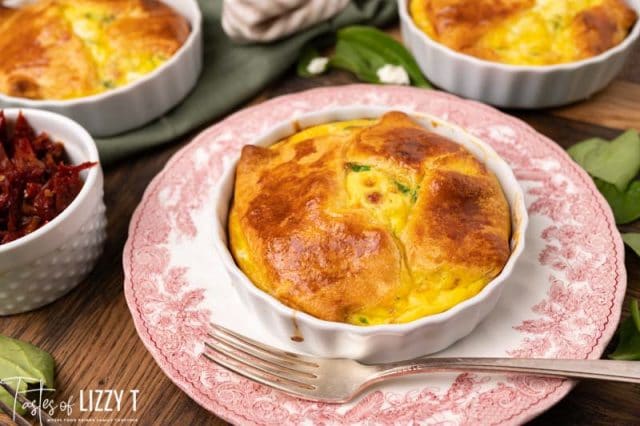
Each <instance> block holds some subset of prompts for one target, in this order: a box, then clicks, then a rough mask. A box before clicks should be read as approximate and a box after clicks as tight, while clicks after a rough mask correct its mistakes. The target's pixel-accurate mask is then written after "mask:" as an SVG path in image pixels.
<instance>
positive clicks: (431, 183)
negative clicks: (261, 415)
mask: <svg viewBox="0 0 640 426" xmlns="http://www.w3.org/2000/svg"><path fill="white" fill-rule="evenodd" d="M354 163H360V164H367V165H368V166H367V167H371V168H375V169H376V170H380V171H381V173H384V174H387V175H389V176H394V178H395V179H400V180H402V181H403V182H413V183H412V185H413V184H415V185H416V186H415V188H417V189H416V192H417V193H416V197H415V199H414V200H413V201H412V202H410V203H413V207H412V209H411V212H410V213H409V217H408V219H407V222H406V225H404V227H403V229H402V230H401V232H399V233H398V234H397V235H395V231H394V230H392V229H390V227H389V224H388V223H386V222H385V221H384V220H379V219H378V218H377V216H374V215H372V213H371V210H368V209H369V208H370V207H367V206H365V205H363V204H362V203H361V202H360V201H358V200H354V198H353V196H352V194H350V193H349V192H348V190H347V188H346V187H345V179H346V177H347V175H348V174H349V173H352V172H350V171H349V167H348V165H350V164H354ZM363 179H364V183H363V185H364V187H365V188H367V187H371V188H373V186H374V182H373V181H372V180H373V178H372V177H369V178H368V177H366V176H364V175H363ZM369 180H371V182H369ZM234 194H235V195H234V201H233V205H232V208H231V213H230V224H229V231H230V235H231V248H232V251H233V252H234V255H235V257H236V260H237V261H238V263H239V264H240V266H241V268H243V270H245V272H247V274H248V275H249V277H250V278H251V279H252V280H253V282H254V283H255V284H256V285H258V287H260V288H262V289H263V290H265V291H267V292H269V293H271V294H272V295H274V296H275V297H276V298H278V299H280V300H281V301H282V302H284V303H285V304H287V305H289V306H291V307H293V308H295V309H299V310H302V311H305V312H307V313H310V314H311V315H314V316H316V317H318V318H322V319H326V320H331V321H343V322H344V321H347V320H348V319H349V318H350V317H351V316H352V315H353V314H354V313H357V312H363V311H367V310H371V309H374V310H375V309H381V310H383V311H385V312H388V313H389V314H390V315H396V316H397V315H399V314H400V313H399V312H395V309H396V308H395V305H394V304H395V303H397V301H398V300H399V299H400V298H401V297H405V296H406V294H407V292H408V291H411V289H410V288H408V287H411V286H425V285H429V280H430V278H431V277H433V276H434V274H437V273H439V272H438V271H440V270H442V269H443V268H449V269H451V270H454V271H457V270H463V269H464V270H465V271H468V272H469V271H470V272H469V275H468V277H469V280H470V281H473V282H476V281H478V280H489V279H491V278H492V277H494V276H495V275H497V274H498V273H499V272H500V270H501V269H502V267H503V266H504V264H505V263H506V261H507V259H508V257H509V254H510V250H509V236H510V216H509V207H508V205H507V203H506V200H505V198H504V194H503V193H502V190H501V188H500V186H499V184H498V182H497V180H496V178H495V177H494V176H493V175H492V174H491V173H489V172H488V171H487V170H486V168H485V167H484V165H483V164H481V163H479V162H478V161H477V160H476V159H475V158H474V157H473V156H472V155H471V154H470V153H469V152H468V151H466V150H465V149H464V148H462V147H461V146H460V145H458V144H456V143H454V142H452V141H450V140H448V139H446V138H443V137H441V136H438V135H436V134H434V133H431V132H428V131H427V130H425V129H423V128H422V127H420V126H419V125H418V124H416V123H415V122H413V121H412V120H411V119H410V118H409V117H408V116H407V115H405V114H403V113H398V112H393V113H388V114H386V115H384V116H383V117H382V119H381V120H380V121H379V122H378V123H376V124H375V125H372V126H370V127H364V128H362V129H361V130H356V131H351V132H339V131H338V132H336V134H330V135H327V136H321V137H315V138H309V139H306V140H302V141H298V142H295V143H293V142H288V141H287V140H285V141H284V142H281V143H278V144H276V145H275V146H274V147H272V148H261V147H256V146H245V147H244V148H243V150H242V155H241V158H240V161H239V163H238V167H237V171H236V184H235V193H234ZM397 195H398V194H396V196H397ZM391 196H392V194H389V193H382V192H379V191H374V190H371V192H369V193H367V196H366V201H365V203H370V204H371V205H373V206H374V207H373V208H377V207H376V206H382V205H384V203H385V202H386V201H388V200H387V199H386V198H387V197H391ZM407 198H410V196H409V195H407ZM408 202H409V201H408ZM247 257H249V258H247ZM456 273H457V272H456ZM411 275H413V278H412V277H411ZM394 312H395V313H394Z"/></svg>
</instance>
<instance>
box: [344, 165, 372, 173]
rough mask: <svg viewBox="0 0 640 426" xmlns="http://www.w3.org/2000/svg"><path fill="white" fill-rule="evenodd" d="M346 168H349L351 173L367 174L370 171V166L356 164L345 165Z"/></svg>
mask: <svg viewBox="0 0 640 426" xmlns="http://www.w3.org/2000/svg"><path fill="white" fill-rule="evenodd" d="M347 167H349V168H350V169H351V171H353V172H368V171H369V170H371V166H366V165H364V164H357V163H347Z"/></svg>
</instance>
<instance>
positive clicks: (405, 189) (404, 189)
mask: <svg viewBox="0 0 640 426" xmlns="http://www.w3.org/2000/svg"><path fill="white" fill-rule="evenodd" d="M394 182H395V184H396V187H397V188H398V191H400V192H402V193H403V194H407V193H409V191H411V189H409V187H408V186H407V185H403V184H401V183H400V182H398V181H397V180H396V181H394Z"/></svg>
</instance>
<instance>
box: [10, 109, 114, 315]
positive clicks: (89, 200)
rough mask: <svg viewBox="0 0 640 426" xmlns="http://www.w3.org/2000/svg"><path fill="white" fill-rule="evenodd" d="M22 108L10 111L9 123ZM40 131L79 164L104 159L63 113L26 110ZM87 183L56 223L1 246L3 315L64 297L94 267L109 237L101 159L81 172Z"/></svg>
mask: <svg viewBox="0 0 640 426" xmlns="http://www.w3.org/2000/svg"><path fill="white" fill-rule="evenodd" d="M19 111H20V110H18V109H5V110H4V114H5V117H6V118H7V119H8V121H9V122H14V121H15V119H16V118H17V116H18V113H19ZM22 113H23V114H24V116H25V118H26V119H27V120H28V121H29V123H30V124H31V126H32V127H33V128H34V129H35V130H36V132H38V133H39V132H46V133H48V134H49V135H50V136H51V139H53V140H54V141H60V142H63V143H64V147H65V150H66V152H67V155H68V156H69V158H70V159H71V162H72V163H73V164H80V163H83V162H85V161H91V162H94V161H95V162H98V161H99V158H98V150H97V148H96V145H95V143H94V141H93V139H92V138H91V136H90V135H89V133H87V131H86V130H85V129H83V128H82V127H80V125H78V124H77V123H75V122H73V121H71V120H70V119H68V118H66V117H63V116H61V115H58V114H54V113H51V112H47V111H38V110H30V109H23V110H22ZM80 176H81V178H82V179H83V180H84V185H83V186H82V189H81V190H80V193H79V194H78V195H77V196H76V198H75V199H74V200H73V202H72V203H71V204H70V205H69V206H68V207H67V208H66V209H65V210H64V211H62V213H60V214H59V215H58V216H57V217H56V218H54V219H53V220H52V221H51V222H49V223H47V224H46V225H44V226H42V227H41V228H39V229H37V230H36V231H34V232H32V233H30V234H27V235H25V236H24V237H22V238H19V239H17V240H15V241H12V242H10V243H7V244H2V245H0V315H11V314H17V313H20V312H26V311H30V310H33V309H36V308H39V307H41V306H44V305H46V304H48V303H51V302H53V301H54V300H56V299H58V298H60V297H61V296H62V295H64V294H65V293H67V292H68V291H69V290H71V289H72V288H73V287H75V286H76V285H77V284H78V283H80V281H82V280H83V279H84V278H85V277H86V276H87V275H88V274H89V272H90V271H91V269H92V268H93V266H94V264H95V262H96V260H97V258H98V256H99V255H100V253H101V252H102V246H103V243H104V240H105V237H106V232H105V228H106V224H107V220H106V216H105V206H104V202H103V177H102V169H101V167H100V164H99V163H98V164H97V165H95V166H94V167H91V168H90V169H88V170H84V171H82V172H81V174H80Z"/></svg>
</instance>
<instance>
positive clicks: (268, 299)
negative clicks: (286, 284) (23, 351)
mask: <svg viewBox="0 0 640 426" xmlns="http://www.w3.org/2000/svg"><path fill="white" fill-rule="evenodd" d="M387 111H388V109H384V108H372V107H349V108H337V109H331V110H326V111H320V112H315V113H311V114H305V115H303V116H300V117H297V118H295V119H292V120H291V121H290V122H285V123H282V124H280V125H278V126H276V127H274V128H273V129H272V130H270V131H269V132H267V134H265V135H263V136H261V137H258V138H257V139H256V145H259V146H269V145H271V144H273V143H275V142H277V141H278V140H280V139H282V138H284V137H287V136H289V135H292V134H294V133H295V132H296V131H297V130H296V129H300V128H305V127H309V126H312V125H316V124H321V123H328V122H333V121H343V120H353V119H358V118H377V117H380V116H382V115H383V114H384V113H385V112H387ZM407 113H408V114H410V115H411V116H412V117H413V118H414V119H415V120H417V121H418V122H419V123H420V124H422V125H423V126H424V127H425V128H427V129H429V130H431V131H433V132H435V133H438V134H440V135H442V136H445V137H448V138H450V139H452V140H453V141H455V142H457V143H459V144H461V145H463V146H464V147H466V148H467V149H468V150H469V151H470V152H471V153H472V154H473V155H474V156H475V157H476V158H478V159H479V160H480V161H481V162H483V163H484V164H485V165H486V166H487V168H488V169H489V170H491V171H492V172H493V173H494V174H495V175H496V176H497V178H498V180H499V181H500V184H501V185H502V188H503V190H504V193H505V196H506V198H507V200H508V202H509V206H510V208H511V217H512V226H513V232H512V239H511V256H510V257H509V260H508V261H507V264H506V265H505V267H504V269H503V270H502V272H501V273H500V274H499V275H498V276H497V277H496V278H495V279H494V280H492V281H491V282H490V283H489V284H487V286H486V287H485V288H484V289H483V290H482V291H481V292H480V293H478V294H477V295H476V296H474V297H472V298H470V299H468V300H466V301H464V302H462V303H460V304H458V305H456V306H454V307H453V308H451V309H449V310H448V311H446V312H443V313H440V314H437V315H432V316H427V317H423V318H421V319H418V320H415V321H412V322H409V323H406V324H390V325H376V326H367V327H364V326H356V325H351V324H345V323H339V322H330V321H324V320H321V319H318V318H315V317H313V316H311V315H308V314H306V313H304V312H299V311H295V310H294V309H291V308H289V307H288V306H286V305H284V304H283V303H281V302H280V301H278V300H277V299H276V298H274V297H272V296H271V295H269V294H267V293H265V292H264V291H262V290H260V289H258V287H256V286H255V285H253V284H252V283H251V281H250V280H249V278H248V277H247V276H246V275H245V274H244V273H243V272H242V271H241V270H240V268H239V267H238V266H237V265H236V263H235V261H234V259H233V256H232V254H231V252H230V250H229V247H228V241H227V215H228V212H229V208H230V205H231V200H232V197H233V191H234V183H235V165H236V162H234V164H232V165H231V167H229V168H228V169H227V170H226V171H225V173H224V174H223V176H222V177H221V179H220V181H219V183H218V186H217V188H216V194H215V212H216V220H215V235H214V241H215V246H216V249H217V251H218V253H219V254H220V257H221V259H222V262H223V264H224V265H225V267H226V269H227V270H228V272H229V274H230V276H231V280H232V285H233V287H234V288H235V290H236V291H237V293H238V295H239V296H240V299H241V300H242V302H243V303H244V304H245V305H246V306H247V307H248V308H249V309H251V310H252V311H253V312H255V313H256V314H257V315H258V317H259V318H260V320H261V322H262V323H263V324H268V327H267V328H268V329H269V330H270V331H271V332H272V333H273V334H274V335H275V336H276V337H277V338H279V339H280V340H281V341H282V342H283V345H288V346H289V347H290V346H291V345H292V344H293V345H295V346H294V348H295V349H296V350H298V351H301V352H307V353H311V354H314V355H318V356H324V357H332V358H352V359H359V360H363V361H372V362H384V361H397V360H401V359H409V358H413V357H417V356H420V355H426V354H430V353H433V352H437V351H440V350H442V349H444V348H446V347H447V346H449V345H451V344H452V343H454V342H455V341H457V340H458V339H461V338H462V337H464V336H466V335H467V334H469V333H470V332H471V331H472V330H473V329H474V328H475V327H476V326H477V325H478V324H479V323H480V321H482V320H483V319H484V318H485V317H486V316H487V315H488V314H489V313H490V312H491V310H492V309H493V308H494V307H495V305H496V303H497V302H498V298H499V297H500V294H501V292H502V288H503V286H504V285H506V284H508V283H507V278H508V277H509V275H510V274H511V271H512V270H513V267H514V265H515V263H516V261H517V259H518V257H519V256H520V254H521V253H522V250H523V249H524V238H525V229H526V226H527V221H528V220H527V218H528V217H527V210H526V206H525V204H524V196H523V192H522V189H521V188H520V185H519V184H518V182H517V180H516V178H515V176H514V175H513V172H512V171H511V169H510V168H509V166H508V165H507V164H506V163H505V162H504V160H502V159H501V158H500V157H499V156H498V154H496V152H495V151H494V150H493V149H492V148H491V147H490V146H489V145H487V144H485V143H484V142H482V141H481V140H479V139H478V138H476V137H474V136H472V135H470V134H469V133H467V132H465V131H464V130H463V129H461V128H459V127H457V126H454V125H452V124H449V123H447V122H444V121H442V120H440V119H438V118H436V117H433V116H430V115H425V114H418V113H413V112H410V111H407ZM299 337H301V338H302V339H303V340H302V341H300V339H299ZM292 338H293V339H292Z"/></svg>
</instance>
